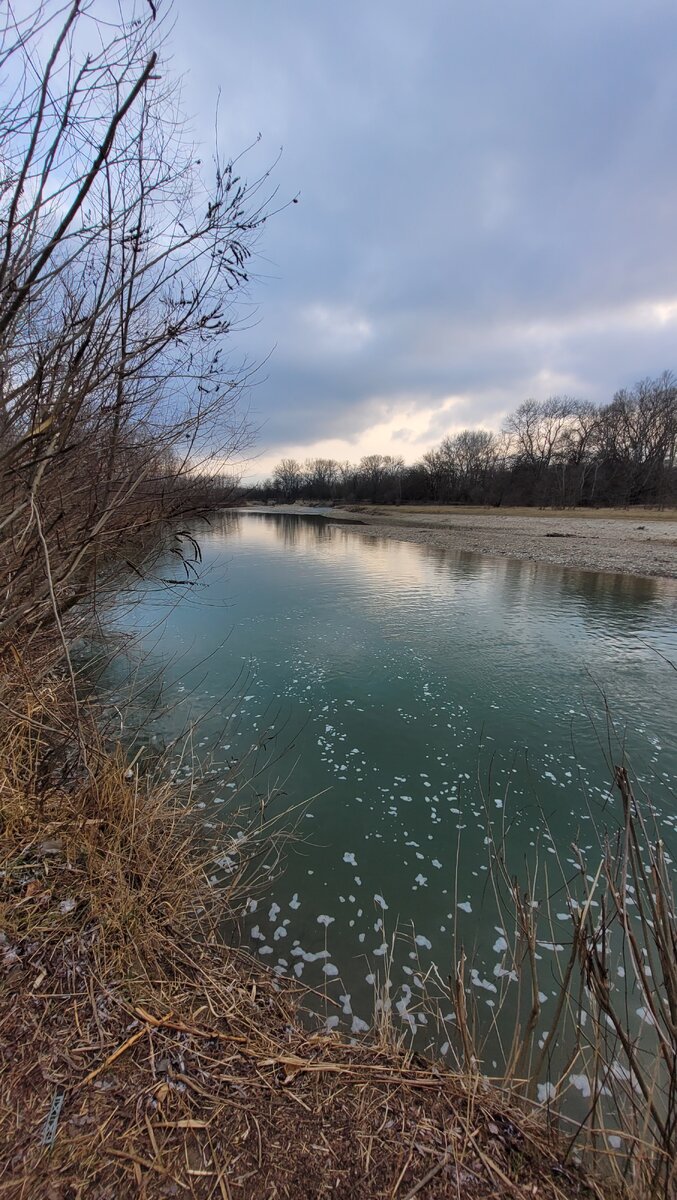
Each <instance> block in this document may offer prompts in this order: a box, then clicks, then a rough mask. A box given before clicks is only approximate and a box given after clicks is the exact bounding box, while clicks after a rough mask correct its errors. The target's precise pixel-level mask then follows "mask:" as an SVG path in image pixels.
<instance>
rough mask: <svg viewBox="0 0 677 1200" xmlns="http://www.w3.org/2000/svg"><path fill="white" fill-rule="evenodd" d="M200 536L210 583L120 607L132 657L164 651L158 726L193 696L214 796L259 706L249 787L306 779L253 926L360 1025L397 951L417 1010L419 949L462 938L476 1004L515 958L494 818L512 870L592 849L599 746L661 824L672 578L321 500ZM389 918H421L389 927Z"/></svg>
mask: <svg viewBox="0 0 677 1200" xmlns="http://www.w3.org/2000/svg"><path fill="white" fill-rule="evenodd" d="M200 537H201V545H202V552H203V557H204V573H203V576H202V582H201V586H200V587H197V588H193V589H191V591H190V594H189V596H188V598H187V600H186V601H185V602H183V603H180V604H178V605H176V604H175V603H173V601H174V600H175V596H174V595H173V594H172V596H171V601H172V606H171V607H169V604H168V599H167V593H166V592H162V591H157V592H153V591H150V592H147V593H146V594H144V595H143V596H140V598H139V603H138V604H137V606H136V607H135V608H133V609H132V610H130V611H129V612H127V613H121V614H120V620H121V622H122V623H123V624H124V623H126V624H127V625H129V626H130V627H131V626H133V627H134V628H135V629H136V630H137V632H138V633H139V638H140V642H139V646H140V649H139V650H138V651H137V658H138V659H140V660H141V666H140V667H139V668H138V671H137V678H139V677H140V678H142V677H143V675H144V672H147V673H149V674H152V673H153V672H157V670H158V668H162V665H163V663H164V664H166V665H165V668H164V698H165V700H166V701H168V702H170V707H169V709H168V711H165V712H164V714H163V716H162V719H161V720H160V721H159V722H156V724H155V726H154V731H155V736H158V737H160V736H161V737H163V738H165V739H168V738H171V737H173V736H175V735H176V734H178V733H179V732H180V730H181V729H182V728H185V726H186V724H187V723H188V722H192V721H194V720H196V719H198V718H201V719H202V720H201V724H200V726H199V728H198V736H197V741H199V742H200V743H201V745H200V746H199V747H198V749H199V751H200V752H201V753H203V754H205V755H206V754H207V752H208V751H209V754H210V756H211V757H212V760H213V762H214V764H215V770H216V774H215V775H214V776H213V777H212V778H211V779H210V781H208V783H206V784H205V787H204V790H205V797H206V799H207V801H208V802H209V804H210V806H211V807H212V808H213V812H214V813H219V812H221V811H223V808H222V805H224V804H225V805H226V806H227V802H228V792H227V787H226V785H225V784H224V783H223V781H222V776H221V775H219V767H220V765H225V764H226V763H228V762H229V761H230V760H231V759H232V758H233V757H241V756H242V755H243V754H244V752H245V751H246V749H247V748H248V746H249V745H251V743H252V741H254V740H256V739H258V738H260V737H261V736H262V735H263V734H264V732H265V731H267V730H271V727H272V729H273V732H275V733H278V735H279V736H278V742H277V746H276V754H277V757H276V759H275V763H274V765H272V766H271V767H270V768H269V769H268V770H267V771H264V773H263V775H262V776H260V777H259V779H258V780H257V788H258V790H259V791H266V789H267V788H275V787H276V786H279V785H280V782H281V781H284V791H285V793H286V799H287V801H288V803H289V804H295V803H297V802H298V801H301V800H305V799H307V798H309V797H313V796H315V797H318V798H317V799H316V800H315V801H314V802H313V803H312V804H311V806H310V808H309V811H308V812H307V814H306V815H305V816H304V818H303V820H302V825H303V829H302V832H303V834H304V838H303V841H302V842H301V843H299V844H296V845H295V846H294V848H293V849H292V850H291V851H290V853H289V856H288V859H287V862H286V865H285V869H284V872H283V874H282V875H281V876H280V877H278V878H277V879H275V880H272V881H271V883H270V886H269V890H268V892H267V893H266V894H265V895H264V896H260V895H259V896H255V897H252V898H251V904H250V905H249V912H248V923H247V936H248V937H249V939H250V941H251V945H252V948H253V950H254V951H255V952H256V953H258V954H259V955H261V956H262V959H263V960H264V961H267V962H268V963H269V964H270V965H271V966H272V967H273V968H274V969H276V970H277V971H278V972H280V973H282V974H288V975H295V976H297V977H298V978H300V979H303V981H306V982H308V983H309V984H311V986H313V987H319V988H324V987H326V988H328V989H330V992H331V994H333V995H334V996H335V998H337V999H338V998H339V997H342V999H341V1000H340V1004H341V1006H342V1007H341V1009H340V1014H341V1015H340V1019H341V1021H345V1022H346V1023H347V1024H348V1026H349V1027H351V1028H354V1029H355V1030H359V1029H360V1028H361V1027H362V1022H363V1021H365V1020H366V1019H368V1018H369V1015H370V1013H371V1010H372V1004H373V987H374V983H375V981H376V980H377V979H378V977H379V975H380V976H381V977H382V976H383V971H384V962H385V960H386V959H387V958H390V956H391V952H392V959H393V961H392V965H391V967H390V971H391V979H392V987H391V990H390V993H389V994H390V1003H391V1004H392V1006H393V1011H394V1012H396V1014H397V1019H398V1020H401V1021H402V1022H403V1023H405V1025H406V1024H408V1025H412V1024H413V1025H414V1026H417V1027H420V1028H422V1029H423V1028H424V1027H423V1022H424V1020H425V1014H424V1013H423V1012H422V1011H421V1009H420V1003H419V1001H420V998H421V996H422V994H423V992H424V990H426V988H428V987H429V986H430V979H431V978H432V974H431V973H433V972H434V968H435V967H437V968H438V969H439V972H440V974H441V976H442V977H445V976H446V975H447V973H448V971H449V969H450V966H451V963H452V962H453V961H454V956H455V953H457V952H458V950H459V947H460V946H461V945H463V946H464V947H465V949H466V951H467V952H468V953H471V952H472V951H473V949H474V950H475V952H476V955H477V958H476V965H477V968H478V969H477V972H476V975H475V976H474V977H473V979H472V987H473V988H474V989H475V994H476V999H477V1004H478V1006H479V1008H480V1009H484V1011H485V1012H486V1013H487V1015H489V1014H490V1013H491V1011H492V1006H494V1005H495V1004H496V1003H497V996H498V993H499V988H500V987H506V988H508V987H509V985H510V980H509V978H508V981H507V982H506V981H505V971H504V972H503V974H501V963H502V947H503V941H504V937H503V932H502V929H501V919H500V917H499V916H498V915H497V914H495V913H493V910H492V904H491V888H490V886H489V883H488V871H487V853H488V851H487V838H488V828H489V830H490V832H491V833H492V834H493V836H494V837H496V838H498V839H499V840H500V841H501V843H502V844H503V845H504V847H505V855H506V863H507V867H508V869H509V870H510V871H515V872H519V873H523V871H524V869H525V864H526V863H529V864H530V866H533V863H534V862H535V861H536V859H538V861H539V863H540V864H541V866H540V867H539V870H541V871H542V869H543V868H542V864H543V862H544V861H545V862H546V863H547V865H548V867H549V868H551V875H552V872H554V871H556V870H559V869H560V868H559V866H558V863H559V864H561V866H562V868H563V869H564V871H565V872H569V873H570V872H571V870H572V869H573V859H572V852H571V849H570V847H571V843H572V842H573V841H575V842H576V844H577V845H578V846H580V847H582V848H583V849H584V850H585V849H586V848H589V847H591V846H593V845H594V843H595V836H596V835H595V832H594V828H593V827H594V826H595V825H597V826H605V825H613V823H614V822H616V821H617V820H618V804H617V801H616V799H615V797H614V796H613V795H612V794H610V792H609V780H610V760H612V759H616V760H619V759H620V757H621V756H622V755H623V754H625V756H626V757H627V759H628V760H629V762H630V764H631V766H632V767H633V769H634V771H635V772H636V775H637V776H638V778H639V780H640V781H641V783H642V785H643V786H644V788H645V789H646V790H647V792H649V793H650V794H651V795H652V797H653V798H654V800H655V802H656V804H657V806H658V814H659V820H660V821H661V824H662V832H663V833H664V834H665V835H666V836H667V837H668V838H670V836H671V835H672V833H673V832H674V822H675V814H676V805H675V798H674V795H675V793H674V785H675V780H676V777H677V756H676V754H675V748H674V738H673V734H674V729H673V720H674V716H673V714H674V713H675V711H677V704H676V701H677V673H675V672H674V671H673V670H671V669H670V667H669V666H668V665H667V664H666V662H665V661H664V658H662V657H661V655H664V656H665V657H667V658H668V659H671V660H672V661H676V660H677V635H676V633H675V613H676V611H677V590H676V589H675V587H674V586H672V585H669V584H665V583H663V582H661V581H658V580H648V579H647V580H644V579H635V578H632V577H626V576H610V575H601V574H600V575H596V574H594V573H591V572H579V571H573V570H563V569H559V568H556V567H552V566H549V565H545V564H539V563H532V562H520V561H517V560H512V559H507V558H499V559H492V558H488V557H483V556H479V555H473V554H469V553H459V552H454V551H453V550H442V549H439V548H430V547H425V546H418V545H414V544H411V543H408V542H399V541H390V540H387V539H384V538H379V537H377V536H372V535H371V534H365V533H361V532H360V531H359V529H346V528H342V527H341V526H340V525H338V524H333V523H332V522H331V521H328V520H325V519H322V518H321V517H318V516H311V517H305V516H295V515H280V514H277V513H275V514H272V513H261V514H257V513H249V512H248V513H246V514H245V513H243V514H238V513H227V514H223V515H222V516H220V517H219V518H217V519H216V520H215V521H214V522H213V523H212V526H211V528H210V529H209V531H208V532H206V533H205V532H202V533H201V535H200ZM117 669H118V670H121V666H120V664H118V667H117ZM229 691H232V692H233V694H235V695H236V696H237V699H236V701H235V702H233V701H232V700H231V699H228V700H227V701H226V700H224V699H223V697H224V696H226V694H227V693H228V692H229ZM607 709H608V711H607ZM608 713H610V714H611V720H612V721H613V722H614V723H615V724H613V725H612V726H611V727H610V726H609V724H608V719H609V718H608ZM226 715H228V718H229V719H228V720H226ZM280 730H284V732H283V733H280V732H279V731H280ZM267 752H268V751H267ZM397 930H399V931H405V930H406V931H409V933H410V934H411V935H412V936H413V934H415V936H416V941H415V942H412V941H411V940H404V939H398V940H396V942H395V945H394V949H393V947H392V942H391V939H392V937H393V934H394V933H395V932H396V931H397ZM553 936H558V931H557V930H554V932H553ZM547 953H548V951H547V950H543V956H544V957H545V956H546V955H547ZM554 991H555V988H554V987H553V988H552V989H549V990H548V992H547V993H544V999H543V1006H544V1020H545V1021H546V1022H547V1009H548V1004H549V1003H554V1001H553V1000H552V993H553V992H554Z"/></svg>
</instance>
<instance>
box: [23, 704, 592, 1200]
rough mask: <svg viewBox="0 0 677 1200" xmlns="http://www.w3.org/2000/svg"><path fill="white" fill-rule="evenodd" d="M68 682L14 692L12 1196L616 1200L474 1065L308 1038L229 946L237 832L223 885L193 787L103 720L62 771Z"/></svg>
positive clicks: (82, 735) (282, 987)
mask: <svg viewBox="0 0 677 1200" xmlns="http://www.w3.org/2000/svg"><path fill="white" fill-rule="evenodd" d="M64 694H65V693H64V692H63V691H62V689H61V687H60V686H59V685H58V684H55V683H49V682H48V683H46V684H44V685H43V686H42V688H41V690H40V691H39V692H38V693H35V692H30V691H28V692H26V691H25V690H23V691H22V690H21V688H19V689H15V692H14V695H13V696H12V698H11V700H10V699H9V698H8V696H7V693H5V701H6V710H11V713H12V720H11V721H10V720H7V721H6V722H5V726H4V732H3V737H2V746H1V750H2V753H1V754H0V801H1V805H2V827H1V842H2V861H3V874H2V926H3V930H4V932H3V934H2V935H1V940H0V955H1V961H2V976H1V978H2V992H1V997H0V1030H1V1036H2V1041H3V1046H4V1047H5V1064H6V1066H5V1070H4V1072H3V1080H2V1088H1V1092H0V1194H2V1195H3V1196H7V1197H10V1198H12V1200H13V1198H14V1197H16V1198H17V1200H18V1198H19V1197H20V1198H21V1200H25V1198H28V1197H34V1196H40V1197H46V1198H48V1200H57V1198H60V1200H61V1198H63V1200H66V1198H68V1200H70V1198H71V1197H73V1198H75V1197H84V1196H87V1197H94V1198H97V1200H104V1198H110V1200H113V1197H115V1198H117V1197H122V1196H133V1195H139V1196H144V1197H153V1196H178V1195H183V1194H185V1195H187V1196H191V1197H200V1198H202V1197H204V1198H205V1200H206V1198H211V1197H222V1198H226V1200H230V1198H234V1197H257V1198H258V1197H289V1198H292V1197H293V1198H295V1200H296V1198H299V1197H319V1196H330V1195H331V1196H339V1197H346V1198H348V1197H350V1198H351V1200H352V1198H359V1197H365V1198H366V1197H383V1198H385V1197H389V1198H392V1200H405V1198H408V1197H412V1198H413V1197H414V1196H420V1197H422V1198H424V1200H428V1198H430V1197H441V1196H450V1195H458V1194H460V1192H461V1191H463V1192H464V1193H469V1194H470V1195H473V1196H495V1195H496V1194H498V1193H508V1194H510V1195H513V1196H530V1197H532V1196H542V1197H552V1198H553V1200H555V1198H557V1200H562V1198H563V1197H570V1196H578V1195H586V1196H590V1195H594V1196H598V1197H599V1196H601V1195H602V1194H603V1193H602V1190H601V1189H600V1187H599V1185H597V1184H595V1183H594V1182H593V1181H591V1180H590V1179H589V1178H587V1177H586V1176H584V1175H583V1173H582V1172H581V1171H580V1170H579V1169H578V1168H577V1167H576V1166H575V1165H574V1163H573V1162H572V1160H571V1158H570V1156H569V1157H567V1155H566V1154H565V1152H564V1149H563V1145H562V1143H561V1142H559V1141H558V1139H557V1137H556V1136H555V1135H554V1133H553V1131H552V1130H550V1129H548V1127H547V1125H546V1123H545V1121H544V1117H543V1115H542V1113H541V1112H540V1111H539V1110H538V1109H536V1108H535V1107H529V1106H526V1107H525V1106H524V1105H521V1106H519V1107H518V1106H517V1104H515V1103H512V1102H511V1100H510V1097H509V1096H508V1094H507V1093H504V1092H501V1091H499V1090H498V1089H497V1088H496V1087H493V1086H490V1085H489V1084H488V1083H487V1081H486V1080H483V1079H482V1078H481V1077H480V1076H479V1075H478V1074H477V1073H476V1072H474V1073H470V1074H462V1073H454V1072H452V1071H449V1070H447V1069H446V1068H444V1067H442V1066H439V1065H437V1064H433V1063H430V1062H428V1061H426V1060H422V1059H420V1058H417V1057H415V1056H413V1055H411V1054H407V1053H405V1052H404V1051H403V1050H402V1049H401V1048H400V1049H398V1048H397V1047H396V1046H395V1045H394V1044H392V1043H391V1042H389V1041H388V1039H387V1038H385V1037H384V1036H382V1037H381V1039H380V1041H379V1042H378V1043H374V1042H371V1043H369V1042H367V1043H364V1044H355V1043H349V1042H347V1041H345V1040H342V1039H340V1038H339V1037H337V1036H336V1035H333V1034H332V1035H327V1034H320V1033H316V1032H312V1027H311V1026H310V1025H309V1023H308V1020H306V1021H305V1023H304V1022H303V1021H302V1019H301V1016H302V1013H301V1006H302V999H303V998H302V995H300V994H299V990H298V987H296V988H295V987H294V985H292V984H291V983H290V984H286V983H281V982H279V981H277V980H275V979H274V977H273V976H272V975H270V974H268V973H266V972H264V971H263V970H262V968H261V967H260V965H259V964H257V963H255V962H253V961H252V960H251V958H250V957H249V956H247V955H246V954H245V953H244V952H242V951H241V950H240V949H238V948H237V947H234V946H228V945H226V944H225V943H224V940H223V938H222V937H221V936H219V932H218V929H219V918H220V917H221V916H222V915H223V913H224V912H232V911H233V910H234V908H235V906H236V904H237V902H238V898H239V897H240V891H241V888H242V887H243V873H244V872H245V871H246V870H247V869H248V865H247V861H248V860H247V854H244V853H242V851H241V844H239V845H240V852H239V859H238V858H237V855H236V853H235V847H234V843H233V847H231V849H232V850H233V858H232V860H231V866H230V871H229V873H228V874H227V875H224V876H223V878H222V882H221V886H219V887H214V886H212V885H210V883H209V879H208V876H209V874H210V872H211V870H212V865H213V858H214V851H213V849H212V850H210V848H209V847H208V846H205V840H204V837H205V834H204V828H203V824H202V823H201V822H200V821H198V820H197V819H196V815H195V813H194V812H193V811H192V808H191V795H190V788H188V791H187V792H183V793H182V792H181V790H180V789H179V788H178V786H177V785H176V784H175V783H174V782H173V781H172V780H165V781H164V782H161V781H158V779H157V778H153V777H144V776H143V775H142V774H141V772H140V770H139V769H138V765H137V766H135V767H133V768H132V769H130V768H129V767H127V765H126V763H125V761H124V759H123V757H122V754H121V752H120V751H119V750H115V749H113V750H112V751H106V750H105V748H104V747H102V745H101V744H100V742H99V740H98V737H97V734H96V730H95V727H94V725H93V724H92V723H90V724H87V723H86V722H85V723H84V725H83V723H82V721H81V723H80V725H79V726H78V729H79V739H80V746H79V750H78V751H77V753H74V755H73V758H72V760H71V761H70V762H69V761H68V756H67V755H65V748H66V747H67V745H68V738H69V737H71V739H72V735H73V730H72V729H70V730H69V718H68V715H67V714H68V704H67V701H65V700H64ZM257 834H258V835H261V836H263V837H264V838H265V837H267V836H268V832H267V824H266V818H265V817H264V816H262V818H261V824H260V826H259V828H258V830H257V831H254V830H250V835H251V838H248V839H245V840H246V841H247V842H248V843H249V844H253V843H255V840H256V835H257ZM222 838H223V834H222ZM219 849H220V850H221V851H223V844H221V845H220V846H219ZM233 861H234V862H235V865H234V866H233V865H232V863H233ZM247 886H248V885H247ZM382 1032H383V1031H382ZM53 1105H54V1106H55V1110H58V1120H57V1123H56V1127H55V1129H53V1130H52V1132H51V1133H50V1132H49V1131H48V1130H47V1128H46V1121H47V1118H48V1114H49V1112H50V1108H51V1107H52V1106H53ZM604 1194H607V1195H608V1194H609V1193H608V1191H607V1192H606V1193H604Z"/></svg>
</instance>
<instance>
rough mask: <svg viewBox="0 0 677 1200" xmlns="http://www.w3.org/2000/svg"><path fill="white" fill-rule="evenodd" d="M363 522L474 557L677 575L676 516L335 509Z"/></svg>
mask: <svg viewBox="0 0 677 1200" xmlns="http://www.w3.org/2000/svg"><path fill="white" fill-rule="evenodd" d="M332 515H334V516H335V517H337V518H338V519H341V518H346V519H348V518H349V519H350V520H352V521H355V520H356V519H359V520H360V521H361V522H363V526H362V530H361V532H362V533H366V534H372V535H375V536H380V537H390V538H396V539H397V540H399V541H406V542H417V543H418V544H420V545H425V546H439V547H442V548H448V549H454V550H470V551H473V552H475V553H478V554H491V555H501V556H505V557H508V558H521V559H527V560H529V561H532V562H546V563H553V564H555V565H557V566H564V567H579V568H582V569H583V570H587V571H612V572H616V573H619V574H623V575H644V576H653V577H659V578H664V579H676V578H677V519H665V517H663V516H662V515H661V516H659V517H654V516H652V515H647V514H645V513H642V512H639V513H638V514H637V517H636V518H635V517H634V516H632V517H630V518H628V517H627V516H625V517H613V516H609V517H607V516H596V515H594V516H581V517H579V516H573V515H567V516H564V515H558V514H555V513H553V514H552V515H550V514H548V513H540V514H539V515H538V516H522V515H520V516H515V515H502V514H500V513H478V514H477V515H474V514H472V515H470V514H465V513H458V514H456V513H426V512H425V510H423V511H421V512H417V513H411V512H407V513H401V512H399V511H397V510H396V511H394V512H393V511H392V510H390V511H388V510H386V511H385V512H384V511H383V510H380V511H379V510H369V509H360V510H354V509H353V510H351V509H335V510H334V513H333V514H332Z"/></svg>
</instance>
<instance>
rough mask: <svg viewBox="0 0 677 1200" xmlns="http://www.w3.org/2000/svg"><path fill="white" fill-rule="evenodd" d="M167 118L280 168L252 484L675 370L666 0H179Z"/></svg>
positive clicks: (673, 111) (672, 118)
mask: <svg viewBox="0 0 677 1200" xmlns="http://www.w3.org/2000/svg"><path fill="white" fill-rule="evenodd" d="M170 50H171V52H172V55H173V65H174V67H175V69H177V70H178V71H179V72H181V73H182V74H183V76H184V84H183V87H184V107H185V108H186V110H187V112H188V113H189V114H190V117H191V121H192V125H193V129H194V133H195V136H196V137H197V138H198V140H199V141H203V142H206V143H209V142H210V140H211V139H212V137H213V130H214V113H215V107H216V101H217V95H218V93H219V89H220V103H219V119H218V125H219V133H220V142H221V145H222V147H223V149H224V151H225V153H226V154H227V155H235V154H237V153H239V152H240V151H241V150H243V149H244V148H245V147H247V146H249V145H250V144H251V143H252V142H253V141H254V140H255V139H256V137H257V135H258V134H259V133H260V134H261V140H260V141H259V142H258V143H257V144H256V145H255V146H254V148H253V149H252V150H251V151H250V152H249V153H248V154H247V155H246V156H245V158H244V160H243V161H242V163H241V167H242V173H243V174H244V175H246V176H247V177H248V178H250V179H253V178H255V177H256V176H257V175H258V174H259V173H260V172H261V171H263V170H265V169H266V168H268V167H270V166H271V165H272V164H273V163H275V161H276V159H277V158H278V154H279V151H280V149H281V150H282V153H281V156H280V157H279V161H277V163H276V165H275V167H274V170H273V176H272V178H273V182H274V186H275V187H276V188H277V196H276V199H275V202H274V205H273V207H275V206H277V205H279V204H283V205H284V204H285V202H286V201H289V200H291V199H292V197H295V196H297V197H298V201H299V202H298V204H287V205H286V207H283V209H282V211H280V212H278V213H277V214H276V215H275V216H273V217H272V218H271V220H270V222H269V223H268V224H267V225H266V227H265V229H264V231H263V233H262V235H261V237H260V239H259V242H258V244H257V247H256V253H255V257H254V261H253V264H252V266H253V276H254V279H253V282H252V285H251V288H250V293H249V295H248V297H247V298H246V300H245V302H244V303H243V305H242V307H241V320H242V328H240V329H239V330H238V331H236V332H235V333H234V334H233V339H232V348H233V353H234V354H236V353H237V354H246V355H247V356H248V358H249V359H250V360H251V361H258V362H261V363H262V364H263V365H262V366H261V368H260V370H259V372H258V375H257V376H256V380H255V383H254V386H253V387H252V389H251V392H250V395H249V403H250V405H251V415H252V419H253V421H254V423H255V424H256V426H257V427H258V433H257V437H256V445H255V447H254V450H253V452H252V453H253V456H254V457H253V458H252V461H251V462H250V463H249V464H248V465H247V466H246V468H245V474H246V476H248V477H249V478H262V477H264V476H266V475H267V474H269V473H270V471H271V469H272V467H273V465H274V463H275V462H277V461H278V460H279V459H280V458H281V457H283V456H287V455H291V456H294V457H297V458H300V459H304V458H306V457H317V456H329V457H333V458H338V459H341V460H343V459H350V460H352V461H355V460H357V459H359V458H360V457H361V456H362V455H363V454H369V453H377V452H382V453H391V454H399V455H402V456H403V457H404V459H405V460H406V461H407V462H413V461H415V460H416V459H418V458H419V457H420V456H421V454H423V453H424V452H425V451H426V450H427V449H429V448H430V447H431V446H433V445H436V444H437V443H439V441H440V440H441V439H442V437H444V436H445V435H446V434H448V433H451V434H453V433H454V432H457V431H458V430H460V429H462V428H466V427H469V426H480V427H483V428H487V429H495V430H498V429H500V428H501V424H502V422H503V420H504V418H505V416H506V414H507V413H508V412H510V411H511V410H512V409H514V408H515V407H516V406H517V405H518V404H519V403H520V402H521V401H522V400H524V399H526V398H527V397H535V398H536V399H545V398H546V397H547V396H550V395H554V394H562V393H566V394H569V395H575V396H579V397H582V398H588V399H592V400H594V401H598V402H600V401H605V400H608V399H610V398H611V396H612V395H613V393H614V392H615V391H616V390H617V389H618V388H619V387H623V386H630V385H632V384H633V383H634V382H635V381H636V380H638V379H641V378H643V377H645V376H647V375H656V374H659V373H660V372H661V371H663V370H665V369H673V368H677V5H675V3H674V0H641V3H638V2H637V0H566V2H563V0H558V2H555V0H509V2H508V3H506V2H503V3H498V0H419V2H418V3H417V4H413V3H411V2H409V3H404V2H403V0H361V2H358V0H340V3H339V2H337V0H334V2H333V3H330V0H247V3H246V4H235V3H231V2H227V0H190V3H189V2H188V0H177V4H176V25H175V29H174V31H173V33H172V35H171V39H170Z"/></svg>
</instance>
